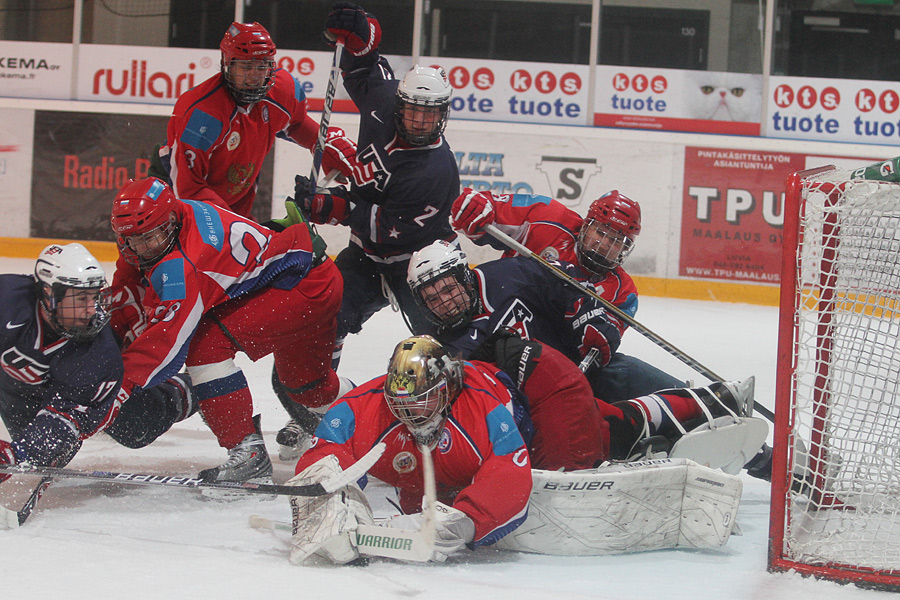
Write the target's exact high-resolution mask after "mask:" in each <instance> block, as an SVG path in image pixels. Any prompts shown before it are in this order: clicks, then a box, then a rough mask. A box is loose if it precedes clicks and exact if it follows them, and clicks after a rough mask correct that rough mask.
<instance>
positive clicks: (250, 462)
mask: <svg viewBox="0 0 900 600" xmlns="http://www.w3.org/2000/svg"><path fill="white" fill-rule="evenodd" d="M253 424H254V425H255V426H256V432H254V433H251V434H250V435H248V436H247V437H245V438H244V439H243V440H241V443H240V444H238V445H237V446H235V447H234V448H231V449H230V450H228V460H226V461H225V462H224V463H222V464H221V465H219V466H218V467H212V468H211V469H204V470H203V471H200V474H199V475H198V477H199V478H200V479H202V480H204V481H215V482H219V481H236V482H241V483H268V484H270V483H272V461H271V460H269V453H268V452H267V451H266V442H265V440H264V439H263V436H262V434H261V433H260V429H259V415H257V416H255V417H253Z"/></svg>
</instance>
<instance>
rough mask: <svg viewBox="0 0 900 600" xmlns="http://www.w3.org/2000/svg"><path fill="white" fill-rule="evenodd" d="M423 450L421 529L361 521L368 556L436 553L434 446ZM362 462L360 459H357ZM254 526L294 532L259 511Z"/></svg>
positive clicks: (418, 557)
mask: <svg viewBox="0 0 900 600" xmlns="http://www.w3.org/2000/svg"><path fill="white" fill-rule="evenodd" d="M419 451H420V452H421V453H422V471H423V480H424V488H425V494H424V497H425V502H424V506H423V508H422V513H423V519H422V525H421V527H420V528H419V529H399V528H394V527H384V526H382V525H358V526H357V528H356V547H357V549H358V550H359V553H360V554H362V555H364V556H379V557H383V558H396V559H399V560H408V561H412V562H428V560H430V559H431V556H432V554H433V553H434V536H435V519H436V503H437V485H436V482H435V476H434V462H433V461H432V459H431V449H430V448H427V447H424V446H419ZM357 464H359V463H357ZM250 526H251V527H253V528H255V529H271V530H278V531H289V532H291V533H293V526H292V525H291V523H286V522H284V521H273V520H271V519H267V518H265V517H261V516H258V515H250Z"/></svg>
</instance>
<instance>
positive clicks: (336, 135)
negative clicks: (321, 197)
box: [322, 127, 356, 179]
mask: <svg viewBox="0 0 900 600" xmlns="http://www.w3.org/2000/svg"><path fill="white" fill-rule="evenodd" d="M355 165H356V143H354V141H353V140H351V139H350V138H348V137H347V135H346V134H345V133H344V130H343V129H341V128H339V127H329V128H328V135H326V136H325V148H324V153H323V154H322V172H323V173H325V175H328V174H329V173H331V172H332V171H339V172H340V174H341V175H342V176H343V177H345V178H347V179H350V178H352V177H353V167H354V166H355Z"/></svg>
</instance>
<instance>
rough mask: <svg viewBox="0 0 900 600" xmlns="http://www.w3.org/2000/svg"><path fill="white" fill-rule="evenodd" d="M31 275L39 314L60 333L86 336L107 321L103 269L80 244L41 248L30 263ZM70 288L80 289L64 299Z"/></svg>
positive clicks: (91, 334)
mask: <svg viewBox="0 0 900 600" xmlns="http://www.w3.org/2000/svg"><path fill="white" fill-rule="evenodd" d="M34 278H35V280H36V281H37V285H38V298H39V302H40V304H41V307H42V314H44V316H45V318H46V320H47V322H48V323H49V324H50V325H51V327H53V329H54V330H55V331H56V332H57V333H59V334H60V335H61V336H63V337H66V338H70V339H79V340H84V339H90V338H92V337H94V336H95V335H97V334H98V333H99V332H100V330H101V329H103V327H104V326H105V325H106V324H107V323H108V322H109V317H110V313H109V296H108V294H107V293H106V289H107V288H106V272H105V271H104V270H103V267H101V266H100V263H99V262H97V259H96V258H94V256H93V255H92V254H91V253H90V252H88V250H87V248H85V247H84V246H82V245H81V244H79V243H77V242H73V243H71V244H65V245H60V244H51V245H49V246H47V247H46V248H44V249H43V250H42V251H41V253H40V255H39V256H38V259H37V262H36V263H35V265H34ZM71 289H77V290H84V293H81V294H76V295H75V297H73V298H71V299H66V300H65V301H64V298H66V294H67V293H68V292H69V290H71Z"/></svg>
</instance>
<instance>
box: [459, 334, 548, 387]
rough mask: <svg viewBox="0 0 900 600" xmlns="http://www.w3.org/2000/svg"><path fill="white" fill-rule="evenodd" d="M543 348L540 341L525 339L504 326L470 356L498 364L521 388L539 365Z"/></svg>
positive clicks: (473, 358) (472, 358)
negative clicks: (538, 361)
mask: <svg viewBox="0 0 900 600" xmlns="http://www.w3.org/2000/svg"><path fill="white" fill-rule="evenodd" d="M542 349H543V347H542V345H541V343H540V342H537V341H532V340H523V339H522V338H521V337H520V336H519V334H518V333H517V332H516V331H515V330H513V329H508V328H505V327H504V328H501V329H498V330H497V331H495V332H494V333H492V334H491V335H490V336H488V338H487V339H486V340H484V341H483V342H482V343H481V345H480V346H478V347H477V348H476V349H475V351H474V352H473V353H472V355H471V356H470V357H469V358H470V359H471V360H481V361H484V362H489V363H492V364H494V365H496V366H497V367H499V368H500V369H501V370H502V371H504V372H505V373H506V374H507V375H509V376H510V377H511V378H512V379H513V380H514V381H515V384H516V387H518V388H519V389H520V390H521V389H523V388H524V387H525V384H526V383H527V382H528V378H529V377H531V373H532V372H533V371H534V368H535V366H537V362H536V361H537V359H538V358H539V357H540V356H541V351H542Z"/></svg>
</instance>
